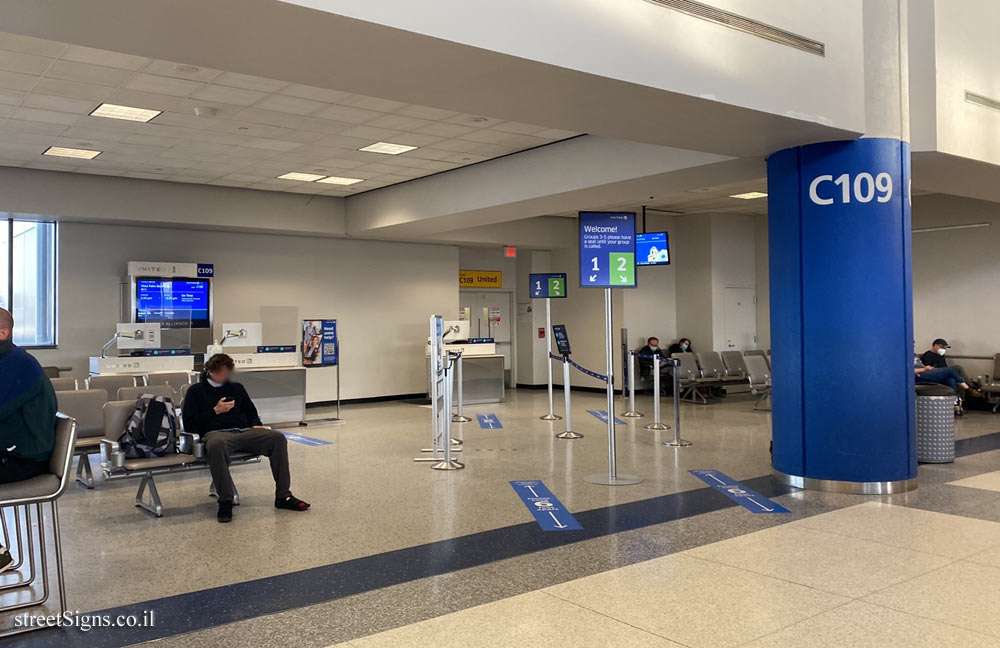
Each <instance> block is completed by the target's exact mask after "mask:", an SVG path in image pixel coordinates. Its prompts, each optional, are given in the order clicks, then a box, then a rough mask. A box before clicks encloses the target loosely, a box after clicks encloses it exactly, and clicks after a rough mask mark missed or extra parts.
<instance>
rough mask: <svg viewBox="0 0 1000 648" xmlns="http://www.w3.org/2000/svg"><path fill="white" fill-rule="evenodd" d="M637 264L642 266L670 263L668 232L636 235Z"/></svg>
mask: <svg viewBox="0 0 1000 648" xmlns="http://www.w3.org/2000/svg"><path fill="white" fill-rule="evenodd" d="M635 264H636V265H641V266H649V265H670V246H669V244H668V242H667V233H666V232H649V233H643V234H636V235H635Z"/></svg>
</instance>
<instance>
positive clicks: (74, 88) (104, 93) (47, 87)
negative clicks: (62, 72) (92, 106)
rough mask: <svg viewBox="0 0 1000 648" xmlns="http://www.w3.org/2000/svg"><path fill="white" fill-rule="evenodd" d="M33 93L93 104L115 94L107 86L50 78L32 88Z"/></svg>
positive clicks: (40, 81) (41, 80) (42, 79)
mask: <svg viewBox="0 0 1000 648" xmlns="http://www.w3.org/2000/svg"><path fill="white" fill-rule="evenodd" d="M31 91H32V92H33V93H35V94H43V95H49V96H50V97H67V98H69V99H85V100H87V101H93V102H101V101H104V100H105V99H107V97H108V96H109V95H110V94H111V93H112V92H113V90H112V89H111V88H109V87H107V86H99V85H92V84H89V83H77V82H75V81H63V80H62V79H48V78H41V79H39V80H38V83H37V84H35V87H34V88H32V90H31Z"/></svg>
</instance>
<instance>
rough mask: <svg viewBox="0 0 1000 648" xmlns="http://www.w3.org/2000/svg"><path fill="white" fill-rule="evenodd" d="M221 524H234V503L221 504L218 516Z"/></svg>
mask: <svg viewBox="0 0 1000 648" xmlns="http://www.w3.org/2000/svg"><path fill="white" fill-rule="evenodd" d="M216 518H218V520H219V522H232V521H233V503H232V502H219V513H218V515H216Z"/></svg>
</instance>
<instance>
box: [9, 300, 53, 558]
mask: <svg viewBox="0 0 1000 648" xmlns="http://www.w3.org/2000/svg"><path fill="white" fill-rule="evenodd" d="M13 334H14V318H13V317H12V316H11V314H10V312H9V311H7V310H6V309H3V308H0V484H9V483H11V482H19V481H24V480H25V479H31V478H32V477H37V476H38V475H42V474H45V473H46V472H48V469H49V455H51V454H52V446H53V445H54V444H55V440H56V411H57V409H58V407H57V404H56V393H55V391H53V389H52V383H51V382H50V381H49V378H48V376H46V375H45V372H44V371H43V370H42V367H41V365H39V364H38V361H37V360H35V359H34V358H33V357H32V356H30V355H29V354H28V353H27V352H26V351H25V350H24V349H21V348H19V347H17V346H15V344H14V342H13V340H12V339H11V338H12V336H13ZM12 564H13V561H12V560H11V557H10V552H8V551H7V549H5V548H3V547H0V572H2V571H4V570H5V569H7V568H8V567H10V566H11V565H12Z"/></svg>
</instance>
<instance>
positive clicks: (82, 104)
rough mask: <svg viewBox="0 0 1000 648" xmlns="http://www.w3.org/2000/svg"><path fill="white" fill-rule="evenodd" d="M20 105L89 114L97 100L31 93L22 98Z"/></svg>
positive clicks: (95, 105)
mask: <svg viewBox="0 0 1000 648" xmlns="http://www.w3.org/2000/svg"><path fill="white" fill-rule="evenodd" d="M21 105H22V106H23V107H25V108H43V109H45V110H55V111H58V112H65V113H73V114H76V115H89V114H90V113H91V112H92V111H93V110H94V108H96V107H97V105H98V102H95V101H88V100H81V99H67V98H66V97H50V96H48V95H44V94H37V93H31V94H30V95H28V96H27V97H25V98H24V101H22V102H21Z"/></svg>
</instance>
